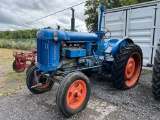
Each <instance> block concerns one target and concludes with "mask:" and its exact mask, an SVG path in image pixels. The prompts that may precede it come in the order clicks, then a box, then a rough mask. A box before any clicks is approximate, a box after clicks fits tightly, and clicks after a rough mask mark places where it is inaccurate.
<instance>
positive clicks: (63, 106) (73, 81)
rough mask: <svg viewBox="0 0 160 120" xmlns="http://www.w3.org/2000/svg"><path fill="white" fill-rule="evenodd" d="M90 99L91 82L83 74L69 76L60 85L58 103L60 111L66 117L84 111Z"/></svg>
mask: <svg viewBox="0 0 160 120" xmlns="http://www.w3.org/2000/svg"><path fill="white" fill-rule="evenodd" d="M89 97H90V81H89V79H88V77H87V76H86V75H85V74H83V73H81V72H73V73H70V74H68V75H67V76H66V77H65V78H64V80H63V81H62V83H61V84H60V86H59V88H58V91H57V95H56V103H57V106H58V108H59V110H60V111H61V112H62V113H63V114H64V115H66V116H71V115H74V114H76V113H78V112H80V111H82V110H83V109H84V108H85V107H86V105H87V103H88V100H89Z"/></svg>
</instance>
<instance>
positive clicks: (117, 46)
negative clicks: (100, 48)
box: [110, 38, 134, 57]
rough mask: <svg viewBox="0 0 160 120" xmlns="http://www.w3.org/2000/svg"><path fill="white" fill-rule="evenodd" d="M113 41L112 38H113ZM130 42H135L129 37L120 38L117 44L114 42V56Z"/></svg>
mask: <svg viewBox="0 0 160 120" xmlns="http://www.w3.org/2000/svg"><path fill="white" fill-rule="evenodd" d="M111 41H112V40H111ZM114 43H115V42H114ZM129 43H134V42H133V41H132V40H131V39H129V38H126V39H122V40H118V41H117V42H116V43H115V44H114V46H113V48H112V50H111V52H110V53H111V55H112V56H113V57H115V55H116V53H117V52H118V51H119V50H120V49H121V48H122V47H124V46H125V45H127V44H129Z"/></svg>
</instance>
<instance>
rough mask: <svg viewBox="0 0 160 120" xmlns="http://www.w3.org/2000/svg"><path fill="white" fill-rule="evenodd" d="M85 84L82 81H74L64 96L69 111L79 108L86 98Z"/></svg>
mask: <svg viewBox="0 0 160 120" xmlns="http://www.w3.org/2000/svg"><path fill="white" fill-rule="evenodd" d="M86 93H87V89H86V84H85V82H84V81H82V80H76V81H75V82H73V83H72V84H71V85H70V87H69V89H68V91H67V96H66V101H67V105H68V106H69V107H70V108H71V109H77V108H79V107H80V106H81V105H82V103H83V102H84V100H85V98H86Z"/></svg>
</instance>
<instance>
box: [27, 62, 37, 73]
mask: <svg viewBox="0 0 160 120" xmlns="http://www.w3.org/2000/svg"><path fill="white" fill-rule="evenodd" d="M33 66H35V64H33V63H32V64H30V65H29V66H28V68H27V70H26V75H27V74H28V73H29V71H30V70H31V69H32V67H33Z"/></svg>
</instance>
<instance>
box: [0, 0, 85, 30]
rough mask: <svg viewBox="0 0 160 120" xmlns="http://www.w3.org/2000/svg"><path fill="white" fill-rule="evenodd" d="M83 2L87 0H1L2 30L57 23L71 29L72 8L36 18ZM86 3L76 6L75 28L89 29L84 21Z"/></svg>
mask: <svg viewBox="0 0 160 120" xmlns="http://www.w3.org/2000/svg"><path fill="white" fill-rule="evenodd" d="M81 2H85V0H1V1H0V31H4V30H22V29H34V28H44V27H52V28H56V26H57V25H60V27H61V29H64V28H66V29H70V28H71V16H72V11H71V10H70V9H68V10H65V11H64V12H61V13H58V14H55V15H52V16H49V17H46V18H44V19H41V20H38V21H34V20H36V19H39V18H41V17H44V16H47V15H50V14H53V13H55V12H57V11H60V10H63V9H65V8H69V7H71V6H74V5H76V4H79V3H81ZM84 5H85V3H83V4H81V5H79V6H76V7H74V9H75V28H76V29H77V30H78V31H82V32H85V31H87V29H86V25H85V22H84V20H85V18H86V17H87V16H84V9H85V8H84ZM30 21H34V22H30ZM28 22H30V23H28ZM26 23H28V24H26Z"/></svg>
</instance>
